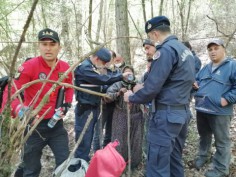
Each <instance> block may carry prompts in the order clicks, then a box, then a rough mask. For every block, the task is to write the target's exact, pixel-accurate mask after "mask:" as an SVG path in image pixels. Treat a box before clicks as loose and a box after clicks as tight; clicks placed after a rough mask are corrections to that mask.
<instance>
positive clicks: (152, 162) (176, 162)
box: [146, 106, 190, 177]
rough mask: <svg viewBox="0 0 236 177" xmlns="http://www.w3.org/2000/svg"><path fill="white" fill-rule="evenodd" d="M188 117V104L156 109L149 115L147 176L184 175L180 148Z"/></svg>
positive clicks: (176, 176)
mask: <svg viewBox="0 0 236 177" xmlns="http://www.w3.org/2000/svg"><path fill="white" fill-rule="evenodd" d="M157 109H158V108H157ZM189 119H190V111H189V108H188V106H186V108H185V109H183V110H171V109H170V108H168V109H167V110H158V111H156V112H155V114H154V115H153V116H152V117H151V119H150V120H149V130H148V136H147V140H148V157H147V174H146V176H147V177H184V170H183V165H182V150H183V146H184V142H185V139H186V134H187V126H188V123H189Z"/></svg>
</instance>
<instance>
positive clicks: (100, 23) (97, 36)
mask: <svg viewBox="0 0 236 177" xmlns="http://www.w3.org/2000/svg"><path fill="white" fill-rule="evenodd" d="M102 11H103V0H101V2H100V9H99V19H98V26H97V33H96V41H97V42H98V40H99V37H100V31H101V25H102V19H103V13H102Z"/></svg>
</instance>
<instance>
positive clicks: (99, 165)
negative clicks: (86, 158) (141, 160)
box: [85, 140, 126, 177]
mask: <svg viewBox="0 0 236 177" xmlns="http://www.w3.org/2000/svg"><path fill="white" fill-rule="evenodd" d="M118 145H119V141H117V140H115V141H114V142H113V143H109V144H108V145H107V146H106V147H105V148H104V149H102V150H98V151H96V153H95V154H94V156H93V158H92V160H91V162H90V165H89V167H88V170H87V173H86V175H85V177H120V176H121V174H122V173H123V171H124V169H125V166H126V163H125V160H124V158H123V157H122V156H121V155H120V154H119V153H118V152H117V150H116V146H118Z"/></svg>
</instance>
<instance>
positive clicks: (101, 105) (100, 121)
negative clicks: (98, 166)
mask: <svg viewBox="0 0 236 177" xmlns="http://www.w3.org/2000/svg"><path fill="white" fill-rule="evenodd" d="M102 114H103V101H102V99H101V103H100V114H99V116H98V122H99V146H100V148H102V140H103V125H102V121H103V120H102V119H103V117H102Z"/></svg>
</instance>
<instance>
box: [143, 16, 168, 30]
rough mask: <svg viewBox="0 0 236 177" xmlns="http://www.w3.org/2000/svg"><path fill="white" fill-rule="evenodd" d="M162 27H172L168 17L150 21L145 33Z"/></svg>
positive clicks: (158, 17) (147, 23)
mask: <svg viewBox="0 0 236 177" xmlns="http://www.w3.org/2000/svg"><path fill="white" fill-rule="evenodd" d="M161 26H170V21H169V19H168V18H167V17H166V16H157V17H154V18H152V19H150V20H148V21H147V22H146V24H145V32H146V33H149V32H150V31H152V30H153V29H155V28H157V29H158V27H161Z"/></svg>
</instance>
